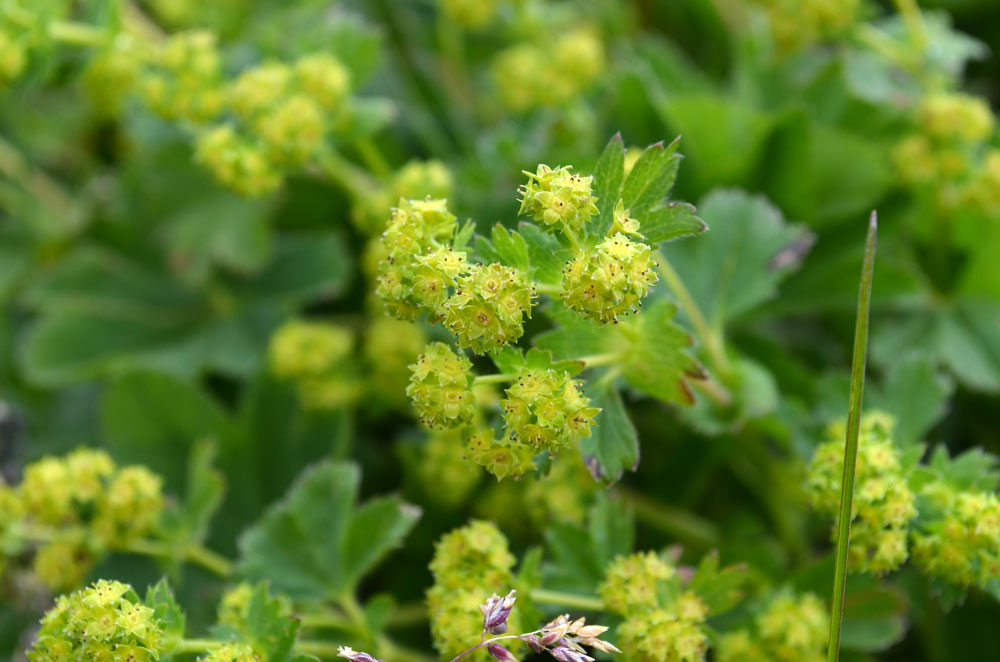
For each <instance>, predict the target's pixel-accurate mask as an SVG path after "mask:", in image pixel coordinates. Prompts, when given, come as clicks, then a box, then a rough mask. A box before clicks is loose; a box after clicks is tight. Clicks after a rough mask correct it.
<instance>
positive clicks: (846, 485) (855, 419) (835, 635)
mask: <svg viewBox="0 0 1000 662" xmlns="http://www.w3.org/2000/svg"><path fill="white" fill-rule="evenodd" d="M877 233H878V219H877V216H876V214H875V212H872V215H871V218H870V219H869V221H868V238H867V239H866V241H865V256H864V262H863V263H862V267H861V286H860V287H859V290H858V316H857V320H856V326H855V328H854V355H853V357H852V359H851V395H850V406H849V408H848V410H847V439H846V440H845V446H844V478H843V483H842V485H841V488H840V519H839V520H838V521H837V567H836V569H835V571H834V577H833V604H832V606H831V613H830V642H829V648H828V651H827V660H828V662H837V660H838V659H839V657H840V632H841V626H842V624H843V619H844V593H845V588H846V585H847V546H848V543H849V542H850V538H851V511H852V507H853V505H854V472H855V469H856V468H857V461H858V436H859V434H860V430H861V402H862V398H863V396H864V391H865V361H866V359H867V356H868V315H869V310H870V308H871V297H872V276H873V273H874V269H875V239H876V235H877Z"/></svg>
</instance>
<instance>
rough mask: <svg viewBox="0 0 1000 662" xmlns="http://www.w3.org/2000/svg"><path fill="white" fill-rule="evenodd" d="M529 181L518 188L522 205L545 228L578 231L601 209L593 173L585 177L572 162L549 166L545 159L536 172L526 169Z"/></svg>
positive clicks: (522, 208) (522, 209) (524, 212)
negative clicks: (575, 168)
mask: <svg viewBox="0 0 1000 662" xmlns="http://www.w3.org/2000/svg"><path fill="white" fill-rule="evenodd" d="M524 174H526V175H527V176H528V182H527V183H526V184H524V185H522V186H521V188H520V189H518V193H519V194H520V196H521V198H520V200H521V209H520V210H519V212H518V213H521V214H527V215H528V216H531V218H533V219H534V220H535V222H536V223H538V224H539V225H540V227H541V228H542V229H543V230H546V231H548V232H555V231H556V230H561V231H563V232H566V231H569V232H573V233H576V232H579V231H581V230H582V229H583V225H584V223H586V221H587V219H588V218H590V217H591V216H593V215H595V214H597V213H598V209H597V198H596V197H594V194H593V188H592V181H593V179H594V178H593V177H592V176H588V177H583V176H581V175H579V174H577V173H574V172H573V169H572V168H571V167H570V166H563V167H559V168H555V169H553V168H550V167H549V166H547V165H545V164H544V163H542V164H540V165H539V166H538V170H537V171H536V172H533V173H532V172H528V171H527V170H525V171H524Z"/></svg>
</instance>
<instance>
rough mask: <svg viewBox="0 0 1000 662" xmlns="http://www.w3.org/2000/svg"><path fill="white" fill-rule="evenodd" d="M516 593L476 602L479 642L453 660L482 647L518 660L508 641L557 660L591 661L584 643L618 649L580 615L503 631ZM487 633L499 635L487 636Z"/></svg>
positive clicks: (372, 661) (348, 652)
mask: <svg viewBox="0 0 1000 662" xmlns="http://www.w3.org/2000/svg"><path fill="white" fill-rule="evenodd" d="M515 593H516V591H510V592H509V593H508V594H507V595H505V596H503V597H500V596H499V595H497V594H496V593H494V594H493V595H492V596H490V597H489V598H487V599H486V602H483V603H481V604H480V605H479V611H480V613H481V614H482V620H481V621H479V623H480V625H481V628H480V631H479V643H478V644H473V645H472V646H469V647H467V648H465V650H461V652H459V653H458V654H457V655H455V657H454V658H453V660H452V662H455V661H456V660H459V659H461V658H463V657H465V656H466V655H470V654H472V655H475V654H476V653H477V652H479V651H483V650H485V651H486V653H487V654H488V656H489V657H487V658H485V659H491V660H494V661H495V662H517V658H516V657H515V656H514V654H513V653H512V652H511V651H510V650H509V649H508V646H509V643H508V642H510V643H522V644H526V645H527V647H528V648H529V649H531V650H532V651H533V652H535V653H548V654H549V655H551V656H552V657H553V658H555V659H556V660H557V661H558V662H594V658H593V657H592V656H590V655H588V654H587V649H586V648H584V647H585V646H586V647H589V648H593V649H594V650H599V651H602V652H605V653H620V652H621V651H620V650H618V649H617V648H616V647H615V646H614V645H613V644H611V643H609V642H607V641H604V640H602V639H600V636H601V635H602V634H604V633H605V632H607V630H608V628H607V627H605V626H603V625H587V622H586V619H583V618H578V619H576V620H570V617H569V615H568V614H564V615H560V616H558V617H557V618H555V619H553V620H552V621H550V622H549V623H546V624H545V625H543V626H542V627H541V628H539V629H537V630H535V631H534V632H527V633H525V634H509V635H508V634H506V632H507V631H508V630H509V629H510V624H509V623H508V621H509V619H510V616H511V613H512V610H513V609H514V603H515V602H516V601H517V598H515V597H514V595H515ZM488 635H501V636H496V637H491V638H489V639H487V636H488ZM470 640H472V639H471V637H469V638H468V639H466V643H467V642H468V641H470ZM500 642H504V643H500ZM504 644H507V646H505V645H504ZM443 652H445V651H443ZM338 655H339V656H340V657H343V658H345V659H348V660H350V661H351V662H382V660H378V659H377V658H374V657H372V656H371V655H369V654H368V653H360V652H357V651H354V650H352V649H351V648H347V647H344V646H341V647H340V649H339V650H338Z"/></svg>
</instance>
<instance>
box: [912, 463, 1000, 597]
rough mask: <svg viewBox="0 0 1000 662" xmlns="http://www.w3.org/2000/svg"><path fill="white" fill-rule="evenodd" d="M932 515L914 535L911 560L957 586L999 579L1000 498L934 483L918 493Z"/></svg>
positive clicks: (982, 492) (978, 491)
mask: <svg viewBox="0 0 1000 662" xmlns="http://www.w3.org/2000/svg"><path fill="white" fill-rule="evenodd" d="M920 496H921V498H922V499H924V500H926V502H927V503H928V504H929V506H930V507H929V510H931V511H932V512H933V516H929V517H927V518H926V521H923V522H921V530H920V531H916V532H914V534H913V559H914V562H915V563H916V565H917V566H918V567H920V568H921V569H922V570H923V571H924V572H926V573H927V574H929V575H932V576H936V577H941V578H942V579H944V580H946V581H948V582H951V583H953V584H957V585H958V586H963V587H968V586H980V587H985V586H986V585H987V584H988V583H990V582H993V581H996V580H998V579H1000V499H998V498H997V495H996V494H994V493H992V492H984V491H982V490H977V489H972V490H956V489H955V488H953V487H952V486H950V485H948V484H946V483H945V482H943V481H933V482H931V483H928V484H927V485H925V486H924V487H923V488H921V490H920Z"/></svg>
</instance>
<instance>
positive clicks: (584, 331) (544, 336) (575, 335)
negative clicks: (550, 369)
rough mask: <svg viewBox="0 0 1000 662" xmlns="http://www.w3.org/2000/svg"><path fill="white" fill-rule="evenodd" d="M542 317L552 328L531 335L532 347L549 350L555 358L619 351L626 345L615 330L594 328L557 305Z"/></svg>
mask: <svg viewBox="0 0 1000 662" xmlns="http://www.w3.org/2000/svg"><path fill="white" fill-rule="evenodd" d="M546 314H547V315H548V316H549V317H550V318H551V319H552V321H553V322H555V323H556V326H555V328H553V329H552V330H550V331H545V332H543V333H540V334H538V335H537V336H535V345H536V346H537V347H540V348H541V349H548V350H550V351H551V352H552V354H553V355H554V356H555V357H556V358H561V359H568V358H572V357H577V356H587V355H591V354H604V353H607V352H614V351H619V349H620V347H621V344H622V343H624V342H627V341H626V339H625V338H624V337H623V335H622V333H621V331H620V330H619V329H618V328H617V327H615V326H612V325H607V326H597V325H596V324H594V323H592V322H589V321H587V320H585V319H583V318H582V317H580V315H578V314H576V313H574V312H572V311H570V310H567V309H566V308H564V307H563V306H562V304H561V303H557V304H553V305H552V306H551V307H550V308H549V309H548V310H546Z"/></svg>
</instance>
